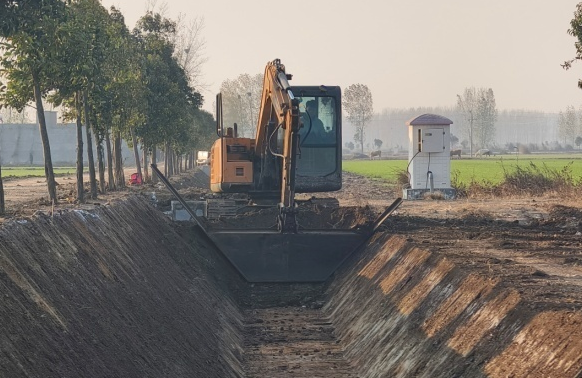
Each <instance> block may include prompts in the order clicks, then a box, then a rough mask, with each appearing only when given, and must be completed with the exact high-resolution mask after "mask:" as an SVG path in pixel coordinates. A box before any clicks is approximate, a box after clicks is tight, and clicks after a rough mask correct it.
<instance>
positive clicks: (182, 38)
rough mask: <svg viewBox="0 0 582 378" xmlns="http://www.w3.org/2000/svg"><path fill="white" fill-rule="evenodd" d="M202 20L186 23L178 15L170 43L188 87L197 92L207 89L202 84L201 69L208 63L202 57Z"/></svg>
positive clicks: (204, 84)
mask: <svg viewBox="0 0 582 378" xmlns="http://www.w3.org/2000/svg"><path fill="white" fill-rule="evenodd" d="M203 30H204V18H201V17H196V18H195V19H193V20H190V21H188V20H187V19H186V16H185V15H184V14H182V13H181V14H179V15H178V19H177V20H176V31H177V32H176V34H175V35H174V39H173V40H172V41H171V42H172V43H173V44H174V46H175V48H174V50H175V52H174V55H175V57H176V60H177V61H178V63H179V64H180V65H181V66H182V68H183V69H184V72H185V73H186V77H188V79H189V80H190V85H191V86H192V87H194V88H196V89H197V90H198V91H203V90H206V89H208V85H207V84H206V83H204V82H203V80H202V79H203V78H202V67H203V65H204V64H205V63H206V62H207V61H208V58H207V57H206V56H205V55H204V48H205V46H206V41H205V40H204V38H203V37H202V31H203Z"/></svg>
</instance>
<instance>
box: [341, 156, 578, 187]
mask: <svg viewBox="0 0 582 378" xmlns="http://www.w3.org/2000/svg"><path fill="white" fill-rule="evenodd" d="M530 162H533V163H534V164H535V165H536V166H537V167H539V168H541V169H544V167H547V168H548V169H550V170H554V171H556V170H561V169H562V168H564V167H566V166H568V165H570V169H571V173H572V177H573V178H574V179H575V180H582V155H581V154H571V155H565V154H564V155H557V154H553V155H520V156H517V155H506V156H496V157H493V156H492V157H489V158H483V159H468V158H466V159H454V160H451V174H452V175H457V176H458V179H459V181H460V182H461V183H469V182H470V181H478V182H481V181H488V182H491V183H493V184H497V183H499V182H501V181H502V180H503V177H504V175H503V173H504V170H505V171H506V172H513V171H514V170H515V168H516V167H517V166H519V167H521V168H526V167H527V166H529V164H530ZM407 165H408V161H407V160H344V161H343V170H344V171H347V172H352V173H356V174H360V175H363V176H367V177H371V178H376V179H380V180H383V181H387V182H390V183H394V182H396V177H397V174H398V172H402V171H404V170H406V167H407Z"/></svg>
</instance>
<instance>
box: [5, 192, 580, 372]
mask: <svg viewBox="0 0 582 378" xmlns="http://www.w3.org/2000/svg"><path fill="white" fill-rule="evenodd" d="M0 290H1V291H0V295H2V306H0V321H1V323H0V342H1V345H2V349H1V353H0V376H6V377H66V376H79V377H81V376H82V377H144V376H151V377H204V378H214V377H217V378H218V377H249V378H250V377H339V378H341V377H366V378H372V377H447V378H448V377H508V376H512V377H578V376H580V372H581V370H582V314H581V311H580V309H576V308H571V307H568V306H555V307H548V306H541V305H539V304H538V303H536V302H535V301H534V300H533V299H532V297H531V296H526V295H525V294H524V290H523V288H521V287H518V286H516V285H515V284H514V283H512V282H505V281H504V280H503V279H499V278H497V277H495V276H493V275H491V274H488V273H487V272H486V271H484V270H482V269H477V268H474V269H473V268H471V267H470V266H469V265H459V263H458V262H457V261H455V259H454V258H450V257H448V256H446V255H443V254H440V253H435V252H434V251H430V250H428V249H426V248H419V247H418V246H415V245H413V244H412V243H410V242H409V241H407V240H406V239H405V238H403V237H400V236H396V235H390V234H387V233H386V234H378V235H377V236H376V237H375V238H374V239H373V240H371V241H370V242H369V244H368V245H367V246H366V247H365V248H364V249H363V250H362V251H360V252H358V253H357V254H356V255H354V256H353V258H352V259H351V261H349V262H348V263H347V264H346V265H344V266H343V267H342V268H341V269H340V271H338V272H337V274H336V276H335V278H334V280H333V281H331V282H329V283H326V284H324V285H312V286H309V285H286V286H282V285H249V284H246V283H245V282H243V281H242V280H241V279H240V277H238V276H237V274H236V273H235V272H234V271H233V269H232V267H230V266H228V264H227V263H226V262H225V260H224V259H223V258H222V257H221V256H220V255H218V254H217V253H216V251H215V250H213V248H212V246H211V245H210V244H209V243H208V242H207V240H206V238H204V236H203V235H202V234H201V233H200V232H198V231H196V230H194V229H192V227H189V226H188V227H184V226H176V225H173V224H171V223H170V222H169V221H168V220H167V219H166V218H164V217H163V216H162V215H161V214H160V213H159V212H157V211H156V210H154V209H153V208H151V207H150V206H149V205H148V204H147V202H146V201H143V200H140V199H137V198H133V199H130V200H128V201H125V202H122V203H118V204H114V205H112V206H109V207H106V208H104V209H101V210H99V211H95V212H92V213H87V212H82V211H76V212H75V211H72V212H69V213H65V214H61V215H55V216H54V217H47V216H42V215H40V216H38V217H37V218H36V219H33V220H27V221H15V222H11V223H10V224H7V225H4V227H2V229H0Z"/></svg>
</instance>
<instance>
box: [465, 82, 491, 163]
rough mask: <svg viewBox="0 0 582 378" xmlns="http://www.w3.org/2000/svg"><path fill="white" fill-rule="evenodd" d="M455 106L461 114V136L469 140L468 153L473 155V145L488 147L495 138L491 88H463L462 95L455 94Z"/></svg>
mask: <svg viewBox="0 0 582 378" xmlns="http://www.w3.org/2000/svg"><path fill="white" fill-rule="evenodd" d="M457 106H458V107H459V111H460V112H461V113H462V114H463V117H464V120H465V122H466V123H464V124H463V125H464V127H463V126H461V127H462V132H463V136H464V137H467V139H468V140H469V153H470V155H471V156H473V147H474V146H475V145H477V146H479V147H480V148H486V147H489V146H490V145H491V144H492V143H493V141H494V139H495V122H496V121H497V107H496V105H495V95H494V93H493V89H491V88H475V87H470V88H465V91H464V93H463V95H462V96H461V95H457Z"/></svg>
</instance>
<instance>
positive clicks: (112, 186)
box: [105, 130, 116, 190]
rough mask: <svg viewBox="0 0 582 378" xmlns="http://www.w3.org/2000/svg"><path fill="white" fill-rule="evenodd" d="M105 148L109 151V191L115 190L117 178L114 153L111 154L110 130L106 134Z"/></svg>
mask: <svg viewBox="0 0 582 378" xmlns="http://www.w3.org/2000/svg"><path fill="white" fill-rule="evenodd" d="M105 148H106V149H107V177H108V179H109V181H108V182H107V187H108V189H109V190H115V189H116V187H115V178H114V177H113V153H112V152H111V139H110V138H109V130H107V131H106V132H105Z"/></svg>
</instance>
